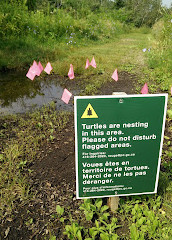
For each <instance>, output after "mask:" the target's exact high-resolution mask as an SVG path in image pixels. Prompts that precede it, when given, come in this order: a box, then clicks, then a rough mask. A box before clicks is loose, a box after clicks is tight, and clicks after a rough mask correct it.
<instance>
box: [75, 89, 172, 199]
mask: <svg viewBox="0 0 172 240" xmlns="http://www.w3.org/2000/svg"><path fill="white" fill-rule="evenodd" d="M160 96H162V97H163V96H164V97H165V106H164V116H163V125H162V132H161V143H160V151H159V158H158V168H157V175H156V181H155V188H154V192H145V193H131V194H117V195H106V196H90V197H79V185H78V184H79V181H78V180H79V178H78V160H79V159H78V135H77V100H78V99H95V98H139V97H142V98H143V97H160ZM167 102H168V93H162V94H131V95H97V96H74V124H75V171H76V198H77V199H84V198H102V197H116V196H132V195H143V194H154V193H157V188H158V181H159V171H160V165H161V155H162V147H163V140H164V130H165V120H166V114H167Z"/></svg>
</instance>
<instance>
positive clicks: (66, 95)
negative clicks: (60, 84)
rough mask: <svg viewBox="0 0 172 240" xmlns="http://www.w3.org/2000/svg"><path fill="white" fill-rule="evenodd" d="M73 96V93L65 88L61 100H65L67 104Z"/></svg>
mask: <svg viewBox="0 0 172 240" xmlns="http://www.w3.org/2000/svg"><path fill="white" fill-rule="evenodd" d="M71 96H72V93H71V92H69V91H68V90H67V89H66V88H65V89H64V91H63V94H62V98H61V100H62V101H63V102H65V103H66V104H68V103H69V100H70V98H71Z"/></svg>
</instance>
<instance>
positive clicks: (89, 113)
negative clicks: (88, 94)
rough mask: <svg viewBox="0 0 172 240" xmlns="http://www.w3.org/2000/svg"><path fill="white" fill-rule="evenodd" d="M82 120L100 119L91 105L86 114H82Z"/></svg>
mask: <svg viewBox="0 0 172 240" xmlns="http://www.w3.org/2000/svg"><path fill="white" fill-rule="evenodd" d="M81 118H98V116H97V114H96V112H95V111H94V109H93V107H92V106H91V104H90V103H89V104H88V106H87V107H86V109H85V111H84V113H83V114H82V117H81Z"/></svg>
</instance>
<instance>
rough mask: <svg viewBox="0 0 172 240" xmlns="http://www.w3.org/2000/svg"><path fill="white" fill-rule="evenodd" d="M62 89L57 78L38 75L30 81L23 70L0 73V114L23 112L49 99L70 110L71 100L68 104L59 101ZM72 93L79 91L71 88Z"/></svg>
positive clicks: (41, 104) (59, 106) (48, 101)
mask: <svg viewBox="0 0 172 240" xmlns="http://www.w3.org/2000/svg"><path fill="white" fill-rule="evenodd" d="M63 90H64V88H63V87H61V86H60V85H59V83H58V79H57V78H54V79H53V78H52V77H51V80H50V79H47V78H44V77H41V76H40V77H39V78H38V77H37V78H36V79H35V80H34V81H31V80H29V79H28V78H26V77H25V72H24V73H23V72H9V73H0V114H1V115H2V114H3V115H4V114H9V113H25V112H27V111H30V110H31V109H32V108H33V106H34V107H41V106H43V105H44V104H48V103H50V102H51V101H55V103H56V105H57V107H58V108H59V109H64V110H72V109H73V104H72V101H70V103H69V104H68V105H66V104H65V103H63V102H62V101H61V96H62V93H63ZM72 93H73V94H77V93H79V91H76V90H75V91H74V90H72Z"/></svg>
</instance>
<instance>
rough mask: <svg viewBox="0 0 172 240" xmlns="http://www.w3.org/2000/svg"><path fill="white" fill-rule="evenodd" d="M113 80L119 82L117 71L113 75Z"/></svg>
mask: <svg viewBox="0 0 172 240" xmlns="http://www.w3.org/2000/svg"><path fill="white" fill-rule="evenodd" d="M112 78H113V79H114V80H115V81H116V82H117V81H118V71H117V69H115V71H114V72H113V74H112Z"/></svg>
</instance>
